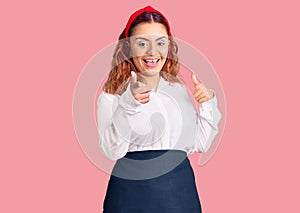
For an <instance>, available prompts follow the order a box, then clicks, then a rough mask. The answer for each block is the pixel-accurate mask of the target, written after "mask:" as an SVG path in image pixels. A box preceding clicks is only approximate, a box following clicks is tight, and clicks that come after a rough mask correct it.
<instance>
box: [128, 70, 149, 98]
mask: <svg viewBox="0 0 300 213" xmlns="http://www.w3.org/2000/svg"><path fill="white" fill-rule="evenodd" d="M130 90H131V93H132V95H133V97H134V98H135V100H137V101H138V102H140V103H141V104H145V103H148V102H149V100H150V91H151V88H150V87H149V86H147V85H146V84H144V83H142V82H139V81H137V76H136V73H135V72H134V71H131V79H130Z"/></svg>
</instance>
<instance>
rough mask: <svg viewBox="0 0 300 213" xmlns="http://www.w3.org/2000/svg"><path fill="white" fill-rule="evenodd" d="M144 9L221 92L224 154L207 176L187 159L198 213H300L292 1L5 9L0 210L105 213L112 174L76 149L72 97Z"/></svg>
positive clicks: (0, 20)
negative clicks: (201, 64) (201, 57)
mask: <svg viewBox="0 0 300 213" xmlns="http://www.w3.org/2000/svg"><path fill="white" fill-rule="evenodd" d="M147 4H151V5H152V6H153V7H155V8H157V9H159V10H160V11H162V12H163V13H164V14H165V15H166V16H167V17H168V19H169V21H170V23H171V27H172V29H173V32H174V34H175V35H176V36H177V37H179V38H181V39H183V40H185V41H187V42H189V43H190V44H192V45H193V46H194V47H196V48H197V49H199V50H200V51H201V52H202V53H204V54H205V56H206V57H207V58H208V59H209V60H210V62H211V63H212V64H213V66H214V68H215V70H216V72H217V74H218V76H219V78H220V80H221V83H222V86H223V89H224V93H225V95H226V102H227V120H226V127H225V131H224V134H223V137H222V141H221V143H220V146H219V148H218V150H217V151H216V153H215V155H214V156H213V158H211V159H210V161H209V162H208V163H207V164H206V165H205V166H203V167H199V166H197V158H196V157H197V155H195V156H192V157H191V161H192V164H193V167H194V171H195V174H196V181H197V186H198V190H199V194H200V199H201V203H202V206H203V212H205V213H220V212H231V213H241V212H243V213H248V212H249V213H250V212H273V213H275V212H276V213H277V212H278V213H279V212H289V213H292V212H295V213H296V212H300V207H299V196H300V187H299V185H300V184H299V179H300V173H299V171H298V170H299V160H300V159H299V153H298V150H299V147H300V146H299V142H300V140H299V124H298V123H299V118H300V116H299V107H300V101H299V100H298V99H299V95H298V92H299V89H300V88H299V75H298V74H299V72H300V65H299V49H300V41H299V38H300V32H299V20H300V15H299V2H298V1H296V0H294V1H293V0H286V1H270V0H265V1H258V0H252V1H238V0H228V1H216V0H212V1H202V0H201V1H196V0H195V1H191V0H185V1H170V0H160V1H144V0H140V1H137V0H131V1H129V0H126V1H105V2H104V1H90V0H88V1H67V0H63V1H33V0H29V1H6V2H4V1H1V3H0V29H1V33H0V38H1V39H0V70H1V77H0V81H1V82H0V97H1V111H0V118H1V134H0V137H1V149H0V150H1V151H0V152H1V153H0V164H1V167H0V169H1V176H0V177H1V181H0V196H1V198H0V200H1V205H0V212H32V213H33V212H74V213H75V212H76V213H83V212H84V213H87V212H88V213H93V212H97V213H99V212H101V210H102V203H103V198H104V195H105V190H106V186H107V181H108V178H109V176H108V175H107V174H106V173H104V172H103V171H101V170H100V169H98V168H97V167H96V166H95V165H94V164H93V163H92V162H91V161H89V160H88V158H87V156H86V155H85V154H84V152H83V151H82V149H81V147H80V145H79V143H78V140H77V138H76V134H75V132H74V127H73V120H72V98H73V92H74V88H75V85H76V81H77V79H78V76H79V75H80V72H81V70H82V69H83V67H84V66H85V64H86V63H87V62H88V61H89V60H90V58H91V57H93V55H95V54H96V53H97V52H98V51H99V50H101V49H102V48H104V47H105V46H107V45H108V44H110V43H112V42H115V41H116V39H117V37H118V35H119V33H120V32H121V30H123V28H124V26H125V24H126V21H127V19H128V17H129V15H130V14H131V13H132V12H133V11H135V10H137V9H139V8H141V7H144V6H146V5H147ZM109 60H110V59H109Z"/></svg>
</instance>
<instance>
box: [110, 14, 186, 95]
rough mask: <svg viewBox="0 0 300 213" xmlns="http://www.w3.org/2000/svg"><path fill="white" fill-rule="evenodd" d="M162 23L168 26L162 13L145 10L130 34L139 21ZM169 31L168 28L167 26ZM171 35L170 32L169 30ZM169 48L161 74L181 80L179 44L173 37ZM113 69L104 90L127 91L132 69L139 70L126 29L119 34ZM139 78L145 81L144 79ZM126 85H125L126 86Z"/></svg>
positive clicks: (115, 92) (114, 92)
mask: <svg viewBox="0 0 300 213" xmlns="http://www.w3.org/2000/svg"><path fill="white" fill-rule="evenodd" d="M143 22H147V23H151V22H156V23H161V24H163V25H164V26H165V27H166V26H167V24H166V22H165V21H164V18H163V17H161V15H159V14H157V13H154V12H144V13H142V14H141V15H139V16H138V17H137V18H136V19H135V20H134V21H133V23H132V25H131V27H130V29H129V36H128V37H130V35H131V34H132V29H133V28H134V27H135V26H136V25H138V24H139V23H143ZM166 30H167V31H168V28H167V27H166ZM168 34H169V35H170V32H168ZM169 41H170V42H169V50H168V56H167V60H166V62H165V64H164V66H163V68H162V70H161V72H160V73H161V76H162V77H163V78H164V79H165V80H166V81H168V82H170V83H174V82H180V80H179V78H178V76H177V75H178V73H179V67H180V66H179V62H178V56H177V53H178V46H177V44H176V42H175V41H174V39H173V37H172V36H170V37H169ZM111 66H112V69H111V71H110V73H109V76H108V79H107V81H106V83H105V85H104V91H105V92H107V93H109V94H122V93H123V92H124V91H125V88H126V85H127V84H128V82H129V79H130V76H131V71H134V72H138V70H137V69H136V67H135V65H134V63H133V60H132V57H130V44H129V41H128V38H126V36H125V29H124V30H123V32H122V33H121V35H120V36H119V40H118V44H117V46H116V48H115V51H114V54H113V59H112V63H111ZM138 80H139V81H142V82H143V79H139V75H138ZM124 85H125V86H124Z"/></svg>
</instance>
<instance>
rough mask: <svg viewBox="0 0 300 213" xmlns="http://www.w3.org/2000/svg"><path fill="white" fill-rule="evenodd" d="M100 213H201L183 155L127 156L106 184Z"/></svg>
mask: <svg viewBox="0 0 300 213" xmlns="http://www.w3.org/2000/svg"><path fill="white" fill-rule="evenodd" d="M103 212H104V213H201V212H202V211H201V204H200V200H199V196H198V192H197V188H196V184H195V177H194V172H193V170H192V167H191V165H190V161H189V159H188V158H187V155H186V152H184V151H180V150H147V151H136V152H128V153H127V154H126V155H125V156H124V157H123V158H121V159H119V160H117V162H116V164H115V166H114V168H113V171H112V174H111V176H110V180H109V182H108V186H107V191H106V196H105V199H104V206H103Z"/></svg>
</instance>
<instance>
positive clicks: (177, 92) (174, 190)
mask: <svg viewBox="0 0 300 213" xmlns="http://www.w3.org/2000/svg"><path fill="white" fill-rule="evenodd" d="M177 51H178V47H177V45H176V43H175V41H174V39H173V38H172V34H171V30H170V25H169V23H168V20H167V19H166V17H165V16H164V15H163V14H162V13H160V12H159V11H157V10H155V9H154V8H152V7H150V6H147V7H145V8H142V9H140V10H138V11H136V12H135V13H133V14H132V15H131V16H130V18H129V20H128V23H127V25H126V28H125V29H124V31H123V32H122V33H121V35H120V36H119V42H118V45H117V47H116V49H115V53H114V55H113V61H112V70H111V71H110V74H109V77H108V80H107V82H106V83H105V86H104V91H103V92H102V93H101V94H100V96H99V99H98V111H97V119H98V126H99V141H100V143H99V145H100V148H101V150H102V152H103V153H104V155H105V156H107V157H108V158H109V159H111V160H117V161H116V164H115V166H114V168H113V171H112V174H111V177H110V180H109V183H108V187H107V192H106V197H105V200H104V207H103V212H105V213H129V212H130V213H135V212H138V213H146V212H155V213H160V212H161V213H186V212H188V213H196V212H197V213H199V212H201V204H200V200H199V196H198V192H197V188H196V184H195V178H194V173H193V170H192V168H191V165H190V162H189V159H188V157H187V156H188V155H190V154H192V153H193V152H206V151H207V150H208V149H209V147H210V145H211V142H212V140H213V138H214V136H215V134H216V133H217V132H218V127H217V124H218V122H219V119H220V113H219V111H218V109H217V100H216V95H215V94H214V92H213V91H212V90H210V89H208V88H206V87H205V85H204V84H202V83H200V82H199V81H198V80H197V78H196V77H195V75H192V76H191V78H192V81H193V83H194V88H195V92H194V94H193V96H194V98H195V100H196V101H198V102H199V103H200V115H198V113H197V111H196V110H195V108H194V106H193V104H192V101H191V99H190V96H189V94H188V92H187V89H186V88H185V86H184V84H183V83H181V81H180V79H179V77H178V72H179V62H178V58H177Z"/></svg>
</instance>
